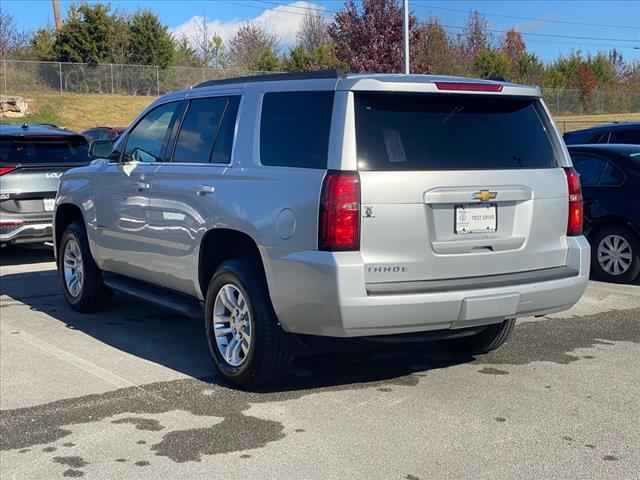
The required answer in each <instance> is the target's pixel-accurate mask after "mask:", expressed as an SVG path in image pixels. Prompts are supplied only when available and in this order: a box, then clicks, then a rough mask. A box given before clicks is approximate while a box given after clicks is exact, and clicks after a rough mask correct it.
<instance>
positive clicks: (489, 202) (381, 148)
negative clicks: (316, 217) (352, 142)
mask: <svg viewBox="0 0 640 480" xmlns="http://www.w3.org/2000/svg"><path fill="white" fill-rule="evenodd" d="M354 96H355V98H354V103H355V122H356V125H355V127H356V128H355V130H356V145H357V156H358V169H359V171H360V180H361V188H362V212H363V218H362V240H361V250H362V255H363V258H364V261H365V263H366V264H367V270H366V281H367V282H373V283H375V282H389V281H424V280H447V279H460V278H466V277H475V276H478V277H482V276H487V275H500V274H507V273H516V272H526V271H532V270H541V269H547V268H553V267H558V266H562V265H565V264H566V255H567V245H566V231H567V214H568V213H567V212H568V203H567V194H568V192H567V179H566V176H565V173H564V171H563V169H562V168H561V162H560V158H561V155H562V153H561V147H560V144H559V142H558V141H557V138H556V137H555V134H553V133H552V127H551V124H550V122H549V119H548V117H547V115H546V113H545V111H544V108H543V107H542V105H541V103H540V102H539V100H538V99H536V98H531V97H513V96H502V95H477V94H414V93H369V92H355V93H354Z"/></svg>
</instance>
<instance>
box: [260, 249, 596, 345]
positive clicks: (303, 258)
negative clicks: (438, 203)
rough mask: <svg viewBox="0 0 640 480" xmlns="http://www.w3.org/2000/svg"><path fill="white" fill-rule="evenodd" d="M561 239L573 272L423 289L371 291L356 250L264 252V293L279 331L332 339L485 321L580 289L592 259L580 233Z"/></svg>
mask: <svg viewBox="0 0 640 480" xmlns="http://www.w3.org/2000/svg"><path fill="white" fill-rule="evenodd" d="M567 242H568V246H569V250H568V256H567V265H566V268H567V270H566V271H567V272H568V271H572V272H573V273H574V275H572V276H568V277H567V276H564V277H563V276H560V278H555V279H550V280H534V281H532V282H531V283H521V284H515V285H506V286H504V285H503V286H498V287H496V286H491V284H488V285H489V286H486V285H484V286H481V287H480V288H477V287H469V288H466V287H465V288H464V289H453V290H450V291H440V290H438V291H434V292H428V293H403V294H393V293H392V294H384V295H372V294H371V292H367V288H366V285H365V280H364V266H363V264H362V260H361V258H360V254H359V253H358V252H348V253H347V252H345V253H341V254H331V253H326V252H301V253H296V254H292V255H287V256H285V257H281V258H277V256H274V255H273V254H274V253H276V252H272V251H267V252H265V254H266V255H267V256H269V257H270V258H269V259H268V261H267V262H265V264H266V266H267V268H266V270H267V277H268V280H269V292H270V295H271V299H272V301H273V305H274V308H275V311H276V314H277V315H278V318H279V320H280V322H281V324H282V325H283V328H284V329H285V330H287V331H290V332H295V333H304V334H310V335H326V336H334V337H359V336H372V335H391V334H401V333H412V332H424V331H430V330H446V329H459V328H468V327H473V326H478V325H488V324H492V323H498V322H501V321H503V320H504V319H506V318H515V317H525V316H533V315H543V314H548V313H554V312H559V311H563V310H566V309H568V308H570V307H572V306H573V305H574V304H576V303H577V302H578V300H579V299H580V297H581V296H582V294H583V293H584V291H585V289H586V287H587V283H588V281H589V269H590V262H591V259H590V247H589V243H588V242H587V240H586V238H584V237H571V238H568V239H567ZM534 277H535V276H534Z"/></svg>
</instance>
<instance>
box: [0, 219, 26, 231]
mask: <svg viewBox="0 0 640 480" xmlns="http://www.w3.org/2000/svg"><path fill="white" fill-rule="evenodd" d="M23 223H24V222H23V221H22V220H0V235H4V234H5V233H11V232H13V231H14V230H15V229H16V228H18V227H19V226H20V225H22V224H23Z"/></svg>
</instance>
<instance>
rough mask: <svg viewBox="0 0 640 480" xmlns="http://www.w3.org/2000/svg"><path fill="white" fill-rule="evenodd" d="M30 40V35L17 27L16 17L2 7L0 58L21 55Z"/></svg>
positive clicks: (0, 13) (0, 15)
mask: <svg viewBox="0 0 640 480" xmlns="http://www.w3.org/2000/svg"><path fill="white" fill-rule="evenodd" d="M28 40H29V39H28V35H26V34H25V33H24V32H20V31H19V30H18V28H17V27H16V23H15V20H14V18H13V17H12V16H11V15H10V14H9V13H7V12H3V11H2V10H1V9H0V58H7V57H9V56H10V55H11V56H13V57H16V56H21V53H24V52H23V51H24V50H25V49H26V48H27V46H28V43H29V42H28Z"/></svg>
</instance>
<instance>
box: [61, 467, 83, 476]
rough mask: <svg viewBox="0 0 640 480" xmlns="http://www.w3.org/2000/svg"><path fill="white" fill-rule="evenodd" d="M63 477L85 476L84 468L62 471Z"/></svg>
mask: <svg viewBox="0 0 640 480" xmlns="http://www.w3.org/2000/svg"><path fill="white" fill-rule="evenodd" d="M62 476H63V477H71V478H80V477H83V476H84V472H83V471H82V470H74V469H72V468H69V469H67V470H65V471H64V472H62Z"/></svg>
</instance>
